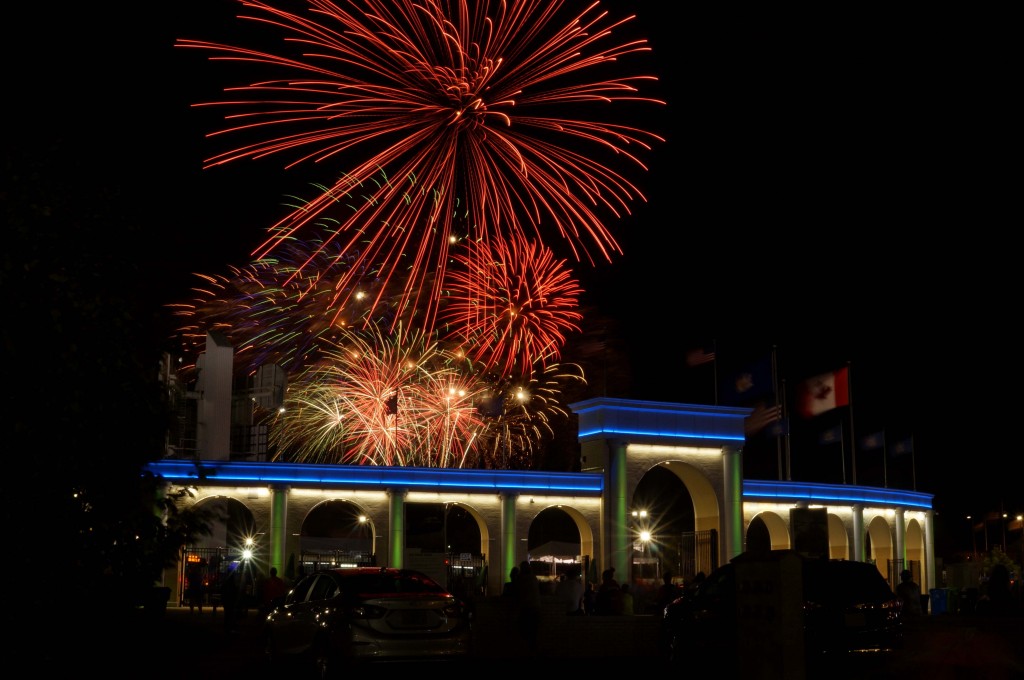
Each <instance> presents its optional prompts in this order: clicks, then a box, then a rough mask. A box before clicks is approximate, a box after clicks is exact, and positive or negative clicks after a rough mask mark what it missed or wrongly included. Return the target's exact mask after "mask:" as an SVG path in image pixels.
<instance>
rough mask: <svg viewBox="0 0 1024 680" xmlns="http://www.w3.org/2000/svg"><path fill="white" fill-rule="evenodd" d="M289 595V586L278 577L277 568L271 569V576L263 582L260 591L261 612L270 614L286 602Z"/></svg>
mask: <svg viewBox="0 0 1024 680" xmlns="http://www.w3.org/2000/svg"><path fill="white" fill-rule="evenodd" d="M287 594H288V586H287V585H286V584H285V582H284V579H283V578H281V577H280V576H278V575H277V567H271V568H270V576H268V577H267V578H266V579H264V580H263V587H262V588H261V590H260V612H261V613H263V614H269V613H270V612H271V611H272V610H273V609H274V607H277V606H278V605H280V604H282V603H283V602H284V597H285V595H287Z"/></svg>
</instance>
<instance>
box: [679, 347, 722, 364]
mask: <svg viewBox="0 0 1024 680" xmlns="http://www.w3.org/2000/svg"><path fill="white" fill-rule="evenodd" d="M714 360H715V352H714V350H711V351H710V352H709V351H707V350H706V349H704V348H703V347H701V348H698V349H691V350H690V351H689V352H687V353H686V365H687V366H700V365H701V364H708V363H711V362H712V361H714Z"/></svg>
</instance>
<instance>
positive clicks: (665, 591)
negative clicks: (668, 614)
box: [654, 571, 682, 616]
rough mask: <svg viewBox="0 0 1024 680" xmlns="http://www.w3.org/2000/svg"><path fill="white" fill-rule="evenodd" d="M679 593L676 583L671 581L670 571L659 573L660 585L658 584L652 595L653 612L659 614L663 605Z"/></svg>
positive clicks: (662, 611) (663, 608)
mask: <svg viewBox="0 0 1024 680" xmlns="http://www.w3.org/2000/svg"><path fill="white" fill-rule="evenodd" d="M681 594H682V593H681V592H680V590H679V588H678V587H677V586H676V584H675V583H672V572H671V571H666V572H665V573H664V574H662V575H661V585H660V586H658V592H657V593H656V594H655V597H654V608H655V609H654V614H655V615H656V616H661V615H662V614H663V613H664V611H665V607H667V606H668V605H669V604H670V603H671V602H673V601H674V600H675V599H676V598H677V597H679V596H680V595H681Z"/></svg>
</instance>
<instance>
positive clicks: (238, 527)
mask: <svg viewBox="0 0 1024 680" xmlns="http://www.w3.org/2000/svg"><path fill="white" fill-rule="evenodd" d="M196 506H197V507H201V508H203V509H206V510H212V511H213V513H214V516H215V519H214V521H213V522H211V523H210V530H211V531H210V534H209V535H208V536H202V537H200V538H199V539H197V540H196V542H195V545H194V547H196V548H202V549H210V550H213V549H216V550H221V551H224V553H225V554H226V555H228V556H230V557H233V558H238V557H239V556H241V554H242V551H243V550H245V549H246V548H247V547H248V548H250V549H251V548H252V547H253V546H256V548H257V549H258V546H259V545H260V543H261V541H260V540H259V538H260V530H259V527H257V526H256V519H255V517H254V516H253V513H252V511H251V510H250V509H249V508H248V506H246V505H245V503H243V502H242V501H240V500H238V499H236V498H231V497H229V496H209V497H207V498H203V499H200V500H199V501H197V502H196Z"/></svg>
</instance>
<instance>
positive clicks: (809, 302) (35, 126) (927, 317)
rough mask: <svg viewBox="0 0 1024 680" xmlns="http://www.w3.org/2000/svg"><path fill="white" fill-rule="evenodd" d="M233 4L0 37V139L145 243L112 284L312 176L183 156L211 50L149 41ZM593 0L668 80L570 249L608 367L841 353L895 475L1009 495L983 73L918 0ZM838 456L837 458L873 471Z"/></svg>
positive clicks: (194, 149) (171, 272)
mask: <svg viewBox="0 0 1024 680" xmlns="http://www.w3.org/2000/svg"><path fill="white" fill-rule="evenodd" d="M235 4H236V3H234V2H227V0H185V1H183V2H176V3H169V4H162V5H160V4H155V5H154V4H147V5H140V6H139V7H136V8H133V10H132V11H128V12H124V13H121V12H120V11H119V10H117V9H115V8H106V7H96V6H90V7H79V6H74V7H71V8H66V9H62V10H61V11H60V13H59V14H58V13H57V12H56V11H55V10H54V9H53V8H52V7H49V6H41V7H40V8H38V9H26V10H25V11H26V12H29V13H31V12H40V13H41V14H40V16H38V17H35V19H36V20H35V21H32V20H31V19H32V17H26V18H25V19H24V24H23V27H24V28H25V30H24V31H21V30H19V31H18V33H19V35H18V36H17V38H15V39H14V40H13V41H11V42H9V43H8V44H7V45H6V46H5V50H11V53H10V54H8V55H6V57H7V58H6V62H5V63H7V64H9V65H12V66H14V65H17V67H16V68H9V69H8V70H9V71H10V72H11V82H10V83H8V87H9V88H11V89H10V90H9V94H8V96H7V97H6V99H7V107H6V110H7V111H6V115H5V119H6V120H7V121H8V122H7V125H8V127H7V129H6V130H5V132H6V135H5V136H6V137H7V142H6V143H5V147H7V148H8V149H13V150H16V151H18V152H20V153H21V154H23V155H21V156H17V155H15V156H14V157H15V158H21V159H24V158H25V157H26V156H27V157H30V158H33V159H35V160H36V161H37V162H38V164H39V165H40V166H41V167H42V168H44V170H43V172H44V173H52V174H53V175H54V176H59V177H60V178H61V181H62V182H69V183H73V184H75V185H77V186H78V187H79V188H80V189H82V190H88V189H89V188H90V187H96V188H97V189H100V188H102V190H103V191H104V192H110V194H111V195H112V196H114V198H113V204H111V205H110V206H109V209H110V210H116V211H117V212H118V213H119V214H121V215H128V216H130V221H132V222H134V223H135V225H136V227H135V229H133V230H130V231H129V230H125V231H124V232H122V231H119V230H118V229H117V228H115V227H113V226H112V227H111V229H110V230H109V231H107V232H103V233H98V234H95V235H93V236H92V237H91V238H83V239H82V240H83V242H85V243H88V244H90V247H95V248H98V249H102V250H104V251H106V252H107V255H108V256H109V255H110V253H116V254H117V256H118V257H122V258H124V259H125V261H131V262H135V263H143V266H142V267H141V269H142V273H138V274H133V276H135V277H137V280H126V281H124V285H125V286H130V287H132V288H135V289H137V290H138V291H139V294H142V295H148V296H151V297H152V303H153V306H154V308H160V307H162V306H163V305H165V304H167V303H171V302H177V301H181V300H182V299H187V297H188V287H189V286H190V285H192V283H193V282H194V277H193V276H192V273H193V272H201V273H223V272H224V271H225V267H226V265H228V264H244V263H245V262H246V260H247V257H248V254H249V253H250V252H251V249H252V248H253V247H254V246H255V245H256V244H258V243H259V242H261V241H262V235H263V230H264V229H265V228H266V227H267V226H268V225H269V224H271V223H272V222H273V221H275V219H276V218H278V217H280V216H282V215H283V211H284V208H283V207H282V202H283V200H282V197H284V196H286V195H288V194H290V193H303V192H304V191H305V188H306V187H308V183H309V181H310V179H311V175H310V173H309V172H307V171H306V170H300V171H286V170H284V169H283V168H282V167H281V163H279V162H276V161H275V160H273V159H270V160H264V161H259V162H254V161H242V162H240V163H236V164H233V165H230V166H227V167H221V168H217V169H214V170H208V171H202V170H201V169H200V166H201V164H202V161H203V159H204V158H205V157H206V156H208V155H212V154H213V153H214V152H216V151H219V150H221V148H220V147H218V146H217V145H216V143H215V142H213V141H210V140H206V139H204V135H205V134H206V133H207V132H210V131H212V129H213V126H214V125H215V124H216V122H217V116H216V114H214V113H211V112H200V111H196V110H194V109H191V108H190V104H193V103H196V102H199V101H203V100H206V99H209V98H211V97H214V96H216V95H217V94H218V92H219V90H220V88H222V87H224V86H226V85H228V84H229V82H230V78H229V76H230V73H231V71H230V68H226V67H225V66H223V65H218V66H213V65H211V64H209V62H207V61H206V60H205V55H202V54H199V53H195V52H187V53H186V51H185V50H176V49H175V48H174V47H173V43H174V40H175V39H176V38H183V37H190V38H211V39H218V40H222V41H226V42H232V40H233V36H234V35H235V29H234V28H232V27H233V26H234V24H233V20H232V19H231V17H232V15H233V13H234V9H235ZM602 4H603V5H604V6H606V7H607V8H608V10H609V12H611V13H613V14H614V15H616V16H624V15H626V14H627V13H629V12H635V13H636V14H637V19H636V21H635V22H633V23H631V24H630V25H629V28H628V29H626V30H627V32H630V33H636V34H637V35H642V36H644V37H647V38H649V41H650V44H651V47H652V50H653V51H652V53H651V55H650V56H648V57H645V58H643V59H641V60H640V61H641V62H642V63H643V64H645V67H644V69H643V70H645V71H648V72H650V73H653V74H656V75H657V76H658V78H659V81H658V83H657V84H656V85H653V86H652V90H651V92H652V93H654V94H656V95H657V96H659V97H661V98H664V99H665V100H666V101H667V106H665V107H664V108H663V110H661V111H659V112H657V113H655V114H652V115H650V117H648V118H645V119H644V120H642V121H640V122H641V124H643V125H645V126H652V127H653V128H654V129H655V131H657V132H658V133H659V134H661V135H662V136H664V137H665V138H666V140H667V141H666V142H665V143H664V144H661V145H658V146H656V147H655V148H654V150H653V151H652V153H651V154H649V155H648V156H646V157H645V159H646V160H647V161H648V163H649V171H648V172H647V173H644V174H641V175H639V176H638V177H637V178H636V179H637V184H638V185H639V186H640V187H641V188H642V189H643V191H644V192H645V195H646V198H647V201H646V203H637V204H635V205H633V206H631V208H632V209H633V211H634V212H633V214H632V215H630V216H628V217H625V218H623V219H621V220H609V222H608V226H609V227H610V228H611V229H612V231H613V233H614V234H615V236H616V238H617V239H619V241H620V244H621V246H622V250H623V254H622V256H621V257H618V258H617V259H616V260H615V261H614V262H610V263H603V264H600V265H598V266H596V267H594V268H592V269H586V270H585V271H584V270H583V268H582V267H581V268H580V270H579V271H578V273H579V276H580V280H581V282H582V284H583V287H584V289H585V291H586V293H585V299H584V300H583V303H584V305H585V306H586V308H587V309H588V310H594V313H595V314H597V315H599V316H600V317H601V318H603V319H606V320H607V321H606V327H607V329H608V330H607V332H608V335H609V340H610V341H611V342H613V343H615V344H616V345H617V346H619V347H621V348H622V354H623V355H624V356H625V357H626V361H627V362H628V375H629V376H630V378H629V381H628V382H627V383H615V384H608V385H606V386H605V390H606V392H607V393H608V394H609V395H611V396H621V397H628V398H634V399H645V400H654V401H673V402H676V401H681V402H700V403H710V402H712V401H713V400H714V399H715V396H716V390H715V388H714V384H715V383H714V375H713V371H712V368H711V366H710V365H705V366H700V367H696V368H690V367H687V365H686V361H685V356H686V352H687V351H688V350H690V349H693V348H694V347H699V346H701V345H704V346H710V343H712V342H713V341H714V342H715V343H716V345H717V347H718V356H719V362H718V363H717V368H718V373H719V376H718V377H719V378H720V379H723V378H725V377H726V376H727V374H728V373H729V371H730V370H732V367H733V366H734V365H736V364H737V363H742V360H743V358H744V357H750V356H754V355H759V354H762V353H770V352H771V351H772V348H773V347H774V348H775V354H776V359H777V366H778V377H779V378H780V379H785V381H786V385H787V389H788V390H793V389H795V386H796V385H797V384H798V383H799V382H800V381H801V380H803V379H804V378H806V377H809V376H811V375H814V374H816V373H820V372H824V371H831V370H834V369H838V368H841V367H843V366H847V365H849V366H850V370H851V375H852V380H853V387H852V395H851V396H852V399H853V418H852V424H853V427H854V431H855V433H856V435H857V437H858V438H859V437H861V436H863V435H866V434H869V433H872V432H875V431H880V430H885V431H886V433H887V434H888V435H890V436H891V437H892V438H893V439H897V438H904V437H907V436H911V435H912V436H913V438H914V450H915V462H916V475H917V488H918V490H920V491H924V492H927V493H933V494H935V496H936V498H935V507H936V508H937V509H938V510H939V512H940V513H948V514H950V515H954V516H962V515H963V514H965V513H968V512H973V513H975V514H979V513H982V512H987V511H990V510H998V509H999V507H1000V503H1003V504H1005V506H1006V509H1007V510H1008V511H1013V510H1016V511H1020V510H1024V492H1022V491H1021V489H1022V484H1021V479H1022V472H1024V464H1022V463H1021V460H1022V455H1021V453H1020V445H1019V438H1018V424H1019V422H1020V416H1019V415H1018V412H1019V407H1020V397H1019V394H1018V389H1017V385H1016V382H1017V370H1016V368H1017V366H1016V365H1017V363H1018V359H1017V357H1018V350H1017V344H1018V343H1017V342H1016V338H1015V333H1014V331H1015V330H1016V326H1017V325H1018V321H1017V319H1016V318H1015V317H1016V316H1017V315H1016V311H1017V310H1018V309H1019V306H1020V305H1019V303H1018V302H1017V295H1016V293H1017V291H1019V290H1020V286H1019V284H1018V283H1017V275H1018V271H1019V267H1018V266H1016V265H1017V263H1016V260H1017V256H1016V252H1015V251H1016V248H1015V247H1014V246H1013V242H1012V241H1010V238H1011V234H1012V229H1011V227H1012V224H1007V221H1008V219H1007V215H1005V214H1003V212H1002V210H1000V204H1001V203H1002V202H1003V201H1004V200H1005V196H1007V195H1008V194H1007V193H1006V189H1007V187H1008V181H1007V179H1006V178H1004V177H1003V176H1002V175H1001V174H999V173H997V172H996V171H995V170H994V168H997V167H998V166H999V163H998V161H999V159H1000V157H1001V156H1002V155H1004V153H1005V151H1003V150H1002V149H1004V148H1005V145H1006V142H1005V139H1004V136H1005V134H1006V131H1007V130H1008V128H1009V126H1008V116H1007V113H1006V111H1008V107H1007V106H1006V105H1005V102H1004V101H1003V99H1004V98H1005V97H1006V95H1005V94H1003V91H1004V90H1003V89H1001V88H998V87H997V86H996V84H997V82H998V76H997V74H995V73H994V72H993V70H992V69H991V68H989V65H984V67H983V65H981V64H979V63H978V62H977V60H976V59H975V58H973V57H969V56H968V51H967V50H968V48H967V47H966V46H965V45H964V44H963V42H962V41H959V40H956V39H955V38H956V34H955V33H952V32H951V30H952V29H951V28H950V27H949V26H943V27H942V30H939V29H940V27H939V24H938V22H936V21H933V20H932V19H931V18H929V17H927V16H921V15H916V16H900V15H899V14H891V13H887V14H886V15H885V16H874V15H868V14H866V13H865V14H862V15H842V16H837V15H826V14H817V15H811V16H807V15H803V16H800V17H783V16H774V17H771V18H770V19H769V18H765V17H754V16H744V15H740V14H739V13H738V11H733V12H732V13H730V14H727V13H726V12H725V11H724V10H723V11H722V12H721V13H712V11H710V10H707V9H690V8H687V7H686V6H685V5H682V6H680V5H679V4H678V3H654V2H647V3H640V4H638V3H630V2H625V1H624V0H615V1H609V2H603V3H602ZM580 6H581V7H582V3H581V5H580ZM837 11H838V10H837ZM15 162H16V163H17V162H19V161H17V160H16V161H15ZM82 255H83V257H89V256H90V254H89V252H87V251H86V252H83V253H82ZM106 259H107V258H101V260H102V261H104V262H105V261H106ZM98 261H99V260H98ZM104 266H109V265H104ZM28 294H30V292H28ZM154 351H155V352H156V351H158V349H157V348H155V349H154ZM847 362H849V363H847ZM791 394H792V393H791ZM838 420H844V427H847V428H848V427H849V423H850V419H849V414H848V411H847V410H846V409H841V410H839V411H838V412H835V413H831V414H827V415H823V416H820V417H819V419H816V421H815V422H803V421H799V420H798V419H796V418H795V417H794V418H793V420H792V431H793V437H792V440H791V443H792V446H793V451H792V455H793V461H794V477H797V476H799V475H802V474H811V473H812V471H813V472H814V473H815V474H817V473H818V472H820V473H822V474H825V475H835V474H836V468H837V466H838V461H837V458H838V454H837V453H835V452H833V451H831V450H829V449H827V448H823V447H820V446H818V445H817V442H816V437H817V434H818V432H820V430H821V429H824V428H825V427H827V426H829V425H831V424H832V423H833V421H838ZM775 452H776V449H775V447H774V444H772V445H765V444H764V443H763V442H760V443H757V444H755V445H752V446H751V447H750V451H749V455H748V468H750V469H753V470H756V471H757V472H758V473H759V474H757V475H756V476H758V477H768V478H770V477H772V476H774V475H775V474H776V473H777V470H776V469H775V467H774V463H775ZM876 455H877V454H876ZM858 456H859V463H860V462H862V463H863V464H864V466H865V467H864V468H859V469H858V472H861V471H862V470H863V472H862V474H860V475H859V479H858V481H859V483H862V484H872V485H878V486H881V485H882V480H881V479H880V478H878V477H877V473H878V470H877V469H874V468H873V467H872V465H873V464H872V462H871V461H870V460H869V459H870V458H871V454H858ZM830 457H831V459H832V464H829V463H828V460H829V458H830ZM876 467H877V466H876ZM846 473H847V476H848V477H849V476H850V475H851V474H852V471H851V470H849V469H848V470H847V471H846ZM748 474H749V472H748ZM894 474H895V472H894ZM830 481H834V480H830Z"/></svg>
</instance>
